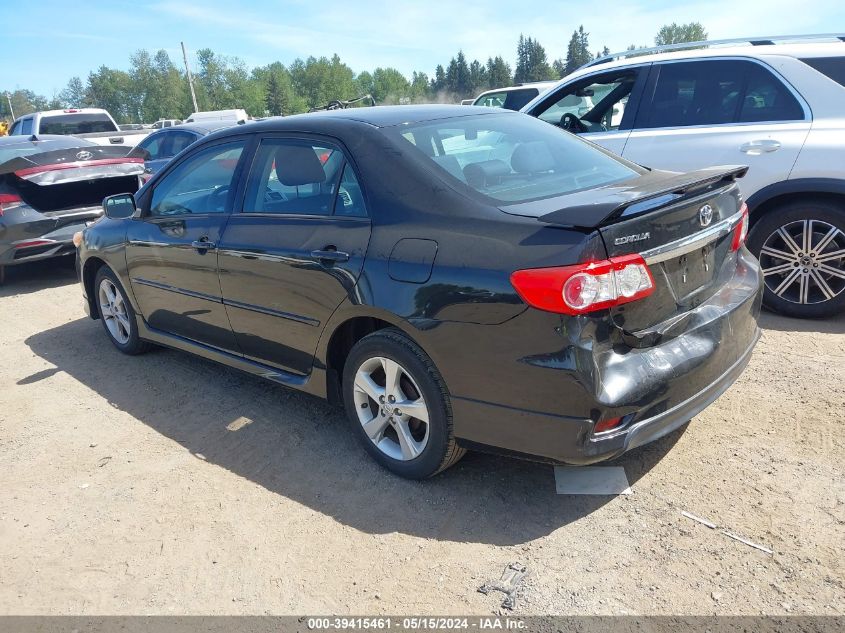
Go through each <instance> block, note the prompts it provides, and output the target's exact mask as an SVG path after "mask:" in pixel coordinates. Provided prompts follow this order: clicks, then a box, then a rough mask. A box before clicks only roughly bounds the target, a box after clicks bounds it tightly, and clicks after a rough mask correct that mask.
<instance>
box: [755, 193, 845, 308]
mask: <svg viewBox="0 0 845 633" xmlns="http://www.w3.org/2000/svg"><path fill="white" fill-rule="evenodd" d="M748 248H749V249H750V250H751V252H752V253H754V255H755V256H756V257H757V258H758V259H759V260H760V268H761V270H762V272H763V279H764V282H765V291H764V295H763V303H764V305H765V306H766V307H767V308H769V309H770V310H773V311H775V312H780V313H781V314H785V315H787V316H792V317H798V318H819V317H828V316H832V315H834V314H837V313H839V312H841V311H842V310H843V309H845V207H843V206H842V205H838V204H835V203H831V202H827V201H824V200H812V199H809V200H807V201H806V202H794V203H789V204H785V205H782V206H779V207H776V208H774V209H771V210H770V211H768V213H766V215H765V216H763V217H762V218H760V220H758V221H757V222H756V223H755V224H754V227H753V228H752V230H751V233H750V234H749V236H748Z"/></svg>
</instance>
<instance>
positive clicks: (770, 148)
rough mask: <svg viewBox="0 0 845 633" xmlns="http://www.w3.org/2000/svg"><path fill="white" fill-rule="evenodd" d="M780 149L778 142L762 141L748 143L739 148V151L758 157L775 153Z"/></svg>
mask: <svg viewBox="0 0 845 633" xmlns="http://www.w3.org/2000/svg"><path fill="white" fill-rule="evenodd" d="M779 149H780V141H775V140H772V139H763V140H760V141H749V142H748V143H743V144H742V145H740V146H739V151H740V152H742V153H743V154H749V155H751V156H759V155H760V154H767V153H769V152H776V151H778V150H779Z"/></svg>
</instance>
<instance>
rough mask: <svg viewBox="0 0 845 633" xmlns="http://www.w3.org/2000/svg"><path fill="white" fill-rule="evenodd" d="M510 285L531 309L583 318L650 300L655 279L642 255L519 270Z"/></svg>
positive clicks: (512, 277) (512, 276)
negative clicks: (633, 302) (625, 304)
mask: <svg viewBox="0 0 845 633" xmlns="http://www.w3.org/2000/svg"><path fill="white" fill-rule="evenodd" d="M511 284H513V287H514V288H515V289H516V291H517V292H518V293H519V296H520V297H522V299H523V301H525V302H526V303H527V304H528V305H530V306H533V307H535V308H537V309H539V310H547V311H548V312H558V313H561V314H583V313H585V312H592V311H594V310H601V309H604V308H611V307H613V306H617V305H621V304H623V303H629V302H631V301H636V300H637V299H642V298H643V297H647V296H648V295H650V294H651V293H652V292H654V278H653V277H652V276H651V271H650V270H649V269H648V265H646V263H645V260H643V258H642V257H641V256H640V255H637V254H633V255H623V256H621V257H611V258H610V259H606V260H603V261H600V262H589V263H586V264H577V265H575V266H557V267H554V268H530V269H527V270H517V271H515V272H514V273H513V274H512V275H511Z"/></svg>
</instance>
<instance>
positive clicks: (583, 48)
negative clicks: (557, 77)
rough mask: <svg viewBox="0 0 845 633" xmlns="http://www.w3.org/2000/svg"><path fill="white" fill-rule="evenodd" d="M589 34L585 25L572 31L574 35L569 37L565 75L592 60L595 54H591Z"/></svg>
mask: <svg viewBox="0 0 845 633" xmlns="http://www.w3.org/2000/svg"><path fill="white" fill-rule="evenodd" d="M588 35H589V33H587V32H585V31H584V26H583V25H581V26H579V27H578V29H577V30H575V31H573V32H572V37H571V38H570V39H569V46H568V47H567V49H566V65H565V67H564V73H563V75H568V74H569V73H571V72H573V71H575V70H577V69H578V68H580V67H581V66H583V65H584V64H586V63H588V62H590V61H592V59H593V56H592V54H590V44H589V41H588ZM563 75H562V76H563Z"/></svg>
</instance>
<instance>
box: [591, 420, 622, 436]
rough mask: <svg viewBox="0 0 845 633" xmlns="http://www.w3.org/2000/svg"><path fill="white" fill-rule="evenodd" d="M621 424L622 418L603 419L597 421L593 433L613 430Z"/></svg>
mask: <svg viewBox="0 0 845 633" xmlns="http://www.w3.org/2000/svg"><path fill="white" fill-rule="evenodd" d="M620 424H622V418H610V419H609V420H602V421H601V422H596V425H595V426H594V427H593V433H604V432H606V431H611V430H613V429H615V428H616V427H617V426H619V425H620Z"/></svg>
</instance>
